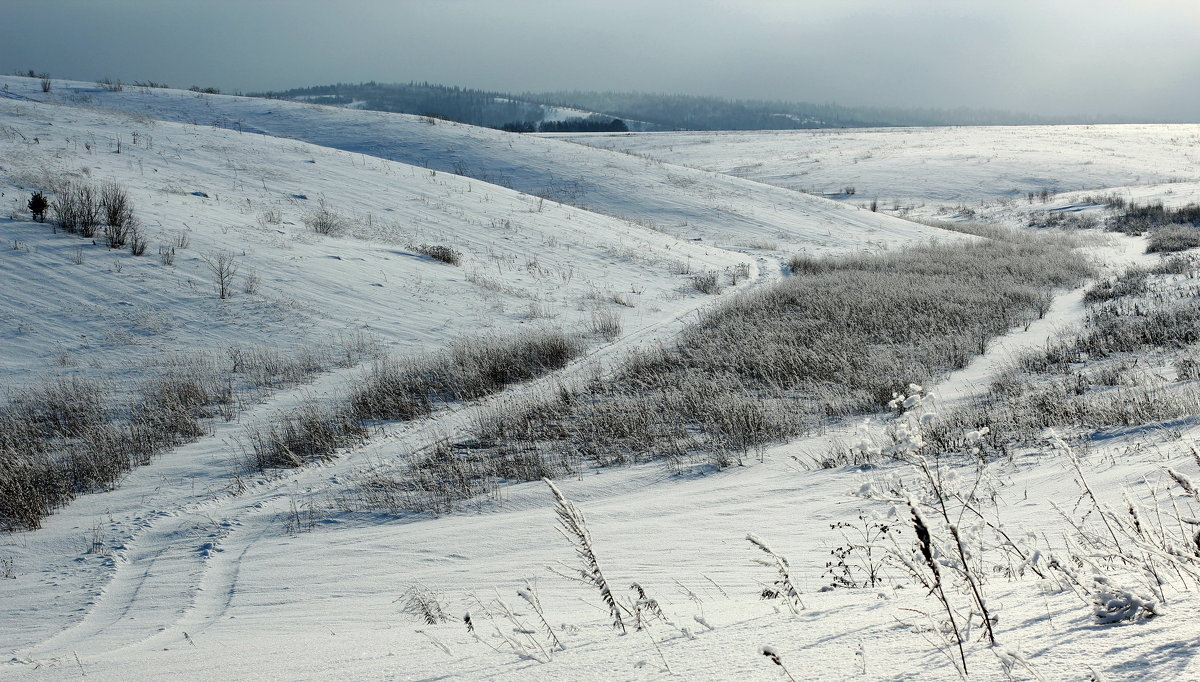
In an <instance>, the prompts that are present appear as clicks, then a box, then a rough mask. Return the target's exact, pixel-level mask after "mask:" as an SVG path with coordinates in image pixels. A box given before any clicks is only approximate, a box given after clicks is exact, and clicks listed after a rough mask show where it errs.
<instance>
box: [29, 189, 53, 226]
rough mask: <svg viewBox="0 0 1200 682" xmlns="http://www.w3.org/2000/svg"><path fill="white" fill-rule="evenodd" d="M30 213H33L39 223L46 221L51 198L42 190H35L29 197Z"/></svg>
mask: <svg viewBox="0 0 1200 682" xmlns="http://www.w3.org/2000/svg"><path fill="white" fill-rule="evenodd" d="M27 205H28V206H29V213H30V214H32V215H33V219H34V220H36V221H38V222H39V223H43V222H46V209H48V208H50V200H49V199H47V198H46V195H45V194H42V193H41V192H34V193H33V196H31V197H29V203H28V204H27Z"/></svg>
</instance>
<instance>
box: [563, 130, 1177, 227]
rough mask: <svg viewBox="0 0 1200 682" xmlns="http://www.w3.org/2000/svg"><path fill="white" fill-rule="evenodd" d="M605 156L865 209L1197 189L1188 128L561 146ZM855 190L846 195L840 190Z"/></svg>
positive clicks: (758, 134) (696, 136)
mask: <svg viewBox="0 0 1200 682" xmlns="http://www.w3.org/2000/svg"><path fill="white" fill-rule="evenodd" d="M564 136H565V137H568V139H571V140H574V141H576V142H580V143H582V144H586V145H590V146H594V147H599V148H603V149H614V150H619V151H623V152H627V153H632V154H637V155H639V156H644V157H647V158H653V159H658V160H661V161H665V162H668V163H678V164H682V165H685V166H692V167H695V168H703V169H705V170H711V171H715V172H719V173H726V174H729V175H733V176H737V177H743V178H749V179H751V180H757V181H759V182H764V183H767V184H771V185H777V186H780V187H788V188H791V189H797V190H803V191H807V192H812V193H814V194H825V195H829V196H836V197H838V198H843V199H847V200H850V201H853V202H855V203H865V202H869V201H871V199H878V200H879V205H880V208H881V209H884V210H888V209H891V208H892V206H893V204H895V203H898V204H900V205H901V206H919V205H922V204H927V203H928V204H935V205H949V206H954V205H957V204H966V205H969V206H977V205H978V204H979V203H980V202H985V203H996V202H999V201H1003V200H1017V201H1020V202H1021V203H1024V202H1025V197H1026V194H1027V193H1029V192H1040V191H1041V190H1049V191H1050V192H1053V193H1057V192H1067V191H1071V190H1091V191H1094V190H1097V189H1103V188H1119V187H1126V186H1131V185H1151V184H1163V183H1196V182H1198V181H1200V175H1198V173H1197V168H1198V165H1197V163H1198V162H1200V155H1198V154H1200V152H1198V151H1197V144H1200V126H1197V125H1072V126H979V127H960V126H947V127H941V128H866V129H834V130H803V131H792V130H788V131H754V132H721V133H707V132H662V133H646V134H638V135H629V134H620V133H590V134H579V135H564ZM850 187H852V188H854V194H853V195H852V196H847V195H846V194H845V193H844V190H845V189H846V188H850Z"/></svg>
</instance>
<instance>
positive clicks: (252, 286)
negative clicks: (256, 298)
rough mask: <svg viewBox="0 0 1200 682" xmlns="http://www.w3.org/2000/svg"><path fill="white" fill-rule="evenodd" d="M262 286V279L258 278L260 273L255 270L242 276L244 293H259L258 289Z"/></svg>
mask: <svg viewBox="0 0 1200 682" xmlns="http://www.w3.org/2000/svg"><path fill="white" fill-rule="evenodd" d="M260 284H262V278H261V277H259V276H258V272H256V271H254V270H251V271H250V272H247V273H246V274H245V275H243V276H242V293H244V294H255V293H258V287H259V285H260Z"/></svg>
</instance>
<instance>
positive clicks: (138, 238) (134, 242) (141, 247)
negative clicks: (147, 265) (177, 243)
mask: <svg viewBox="0 0 1200 682" xmlns="http://www.w3.org/2000/svg"><path fill="white" fill-rule="evenodd" d="M148 245H149V241H148V240H147V239H146V237H145V235H143V234H142V231H141V230H139V229H138V228H137V225H134V226H132V227H131V228H130V229H129V253H131V254H133V255H135V256H141V255H144V254H145V253H146V247H147V246H148ZM174 254H175V252H174V250H172V251H171V256H172V261H174Z"/></svg>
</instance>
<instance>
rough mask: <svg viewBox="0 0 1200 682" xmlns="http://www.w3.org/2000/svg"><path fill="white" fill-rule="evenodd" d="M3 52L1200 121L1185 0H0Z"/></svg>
mask: <svg viewBox="0 0 1200 682" xmlns="http://www.w3.org/2000/svg"><path fill="white" fill-rule="evenodd" d="M0 16H3V17H4V18H5V20H6V23H7V24H8V25H9V26H10V30H9V31H8V32H7V35H6V36H5V40H4V41H3V42H0V70H2V71H4V72H8V73H13V72H17V71H24V70H27V69H34V70H37V71H46V72H49V73H51V74H52V75H53V76H55V77H58V78H66V79H78V80H94V79H98V78H103V77H111V78H119V79H122V80H124V81H126V82H130V81H134V80H154V81H159V82H166V83H169V84H170V85H172V86H175V87H183V88H186V87H189V86H192V85H198V86H204V87H207V86H215V87H218V88H221V89H222V90H223V91H226V92H229V91H245V92H251V91H266V90H285V89H289V88H293V87H303V86H309V85H321V84H328V83H335V82H359V81H372V80H374V81H379V82H408V81H429V82H432V83H439V84H444V85H458V86H463V87H471V88H479V89H486V90H500V91H508V92H514V93H519V92H526V91H528V92H539V91H550V90H614V91H643V92H667V93H681V94H694V95H710V96H719V97H729V98H739V99H770V100H791V101H804V102H814V103H824V102H836V103H838V104H842V105H848V106H881V107H905V108H919V107H932V108H947V109H952V108H957V107H970V108H983V109H1000V110H1007V111H1014V112H1025V113H1030V114H1040V115H1044V116H1064V115H1084V116H1127V117H1132V118H1141V119H1147V120H1161V121H1187V122H1200V88H1197V87H1196V85H1197V83H1198V82H1200V43H1198V42H1197V41H1196V40H1195V36H1196V35H1198V34H1200V3H1195V2H1189V1H1186V0H1144V1H1142V2H1120V1H1115V0H1050V1H1041V2H1036V1H1032V0H1006V1H1003V2H1001V1H995V2H993V1H987V0H984V1H979V2H975V1H956V0H911V1H908V2H895V0H845V1H842V2H833V1H821V2H818V1H808V0H799V1H793V2H788V1H784V0H743V1H740V2H732V1H725V2H719V1H716V0H695V1H691V2H682V1H675V2H666V1H662V0H641V1H638V2H634V1H633V0H603V1H592V2H579V1H576V0H490V1H489V0H441V1H437V0H399V1H387V0H345V1H343V2H337V3H333V2H326V1H323V0H208V1H206V2H195V1H194V0H192V1H185V0H157V1H156V0H7V1H6V2H5V4H4V6H3V7H0Z"/></svg>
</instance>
